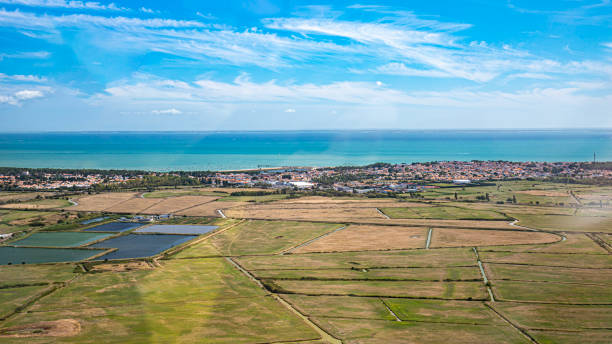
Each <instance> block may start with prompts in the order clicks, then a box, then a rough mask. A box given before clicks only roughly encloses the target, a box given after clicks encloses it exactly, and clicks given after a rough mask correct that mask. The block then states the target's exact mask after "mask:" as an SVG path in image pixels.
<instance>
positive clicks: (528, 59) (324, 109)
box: [0, 0, 612, 131]
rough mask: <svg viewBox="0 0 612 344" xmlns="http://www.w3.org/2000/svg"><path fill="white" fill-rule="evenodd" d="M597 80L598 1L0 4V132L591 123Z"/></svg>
mask: <svg viewBox="0 0 612 344" xmlns="http://www.w3.org/2000/svg"><path fill="white" fill-rule="evenodd" d="M330 3H333V5H330ZM611 86H612V4H611V3H610V1H609V0H582V1H581V0H557V1H527V0H510V1H505V0H471V1H408V0H404V1H375V2H374V1H372V2H355V1H333V2H312V1H308V2H307V1H272V0H253V1H229V2H226V1H183V0H173V1H114V2H112V3H111V2H103V1H100V2H89V1H67V0H0V122H1V123H2V126H1V128H0V130H1V131H75V130H86V131H91V130H270V129H274V130H278V129H287V130H311V129H372V128H381V129H389V128H391V129H421V128H443V129H453V128H560V127H567V128H574V127H591V128H600V127H610V126H612V110H611V109H612V87H611Z"/></svg>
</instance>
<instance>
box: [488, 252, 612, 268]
mask: <svg viewBox="0 0 612 344" xmlns="http://www.w3.org/2000/svg"><path fill="white" fill-rule="evenodd" d="M480 259H481V260H482V261H483V262H485V263H489V262H490V263H507V264H519V265H534V266H541V265H547V266H565V267H573V268H581V267H583V268H610V266H612V256H610V255H603V254H579V253H576V254H552V253H521V252H517V253H515V252H480Z"/></svg>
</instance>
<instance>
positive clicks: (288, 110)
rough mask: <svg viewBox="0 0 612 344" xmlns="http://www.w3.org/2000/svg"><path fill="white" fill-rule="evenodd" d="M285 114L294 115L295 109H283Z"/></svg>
mask: <svg viewBox="0 0 612 344" xmlns="http://www.w3.org/2000/svg"><path fill="white" fill-rule="evenodd" d="M285 112H287V113H294V112H295V109H285Z"/></svg>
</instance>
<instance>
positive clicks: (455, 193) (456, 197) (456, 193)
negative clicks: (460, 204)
mask: <svg viewBox="0 0 612 344" xmlns="http://www.w3.org/2000/svg"><path fill="white" fill-rule="evenodd" d="M456 199H457V193H456V192H455V200H456Z"/></svg>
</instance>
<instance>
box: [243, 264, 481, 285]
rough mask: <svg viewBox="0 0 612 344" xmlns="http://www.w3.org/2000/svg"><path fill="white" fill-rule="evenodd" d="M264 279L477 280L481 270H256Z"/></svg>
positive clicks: (474, 268)
mask: <svg viewBox="0 0 612 344" xmlns="http://www.w3.org/2000/svg"><path fill="white" fill-rule="evenodd" d="M253 273H254V275H255V276H257V277H258V278H263V279H304V280H316V279H321V280H326V279H331V280H333V279H347V280H350V279H355V280H359V279H362V280H421V281H440V282H441V281H445V280H477V279H480V278H481V276H480V271H479V270H478V268H477V267H476V266H473V267H460V268H458V267H455V268H398V269H385V268H382V269H357V268H353V269H324V270H321V269H308V270H254V271H253Z"/></svg>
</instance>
